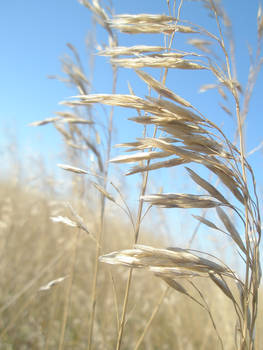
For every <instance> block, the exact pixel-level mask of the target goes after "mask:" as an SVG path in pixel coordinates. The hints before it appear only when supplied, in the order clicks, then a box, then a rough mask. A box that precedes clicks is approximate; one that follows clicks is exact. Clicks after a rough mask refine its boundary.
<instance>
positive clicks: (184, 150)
mask: <svg viewBox="0 0 263 350" xmlns="http://www.w3.org/2000/svg"><path fill="white" fill-rule="evenodd" d="M86 3H87V2H86ZM182 3H183V2H182V1H181V3H180V4H179V7H178V11H177V15H176V16H175V13H174V14H173V16H172V15H171V12H172V10H171V8H170V4H169V3H168V7H169V13H170V15H151V14H138V15H128V14H127V15H117V16H113V18H112V19H111V20H109V19H106V20H107V25H109V26H110V28H112V30H117V31H120V32H124V33H128V34H140V33H156V34H162V33H163V34H165V35H167V36H168V37H170V42H169V45H168V46H166V47H158V48H155V47H151V46H146V45H145V47H141V46H135V47H108V48H105V49H104V50H103V52H102V54H103V55H108V56H111V63H112V65H114V66H120V67H125V68H133V69H134V70H135V72H136V74H137V75H138V76H139V77H140V78H141V79H142V80H143V81H144V82H145V83H146V85H147V87H148V90H149V91H153V90H154V91H155V92H156V93H157V95H158V97H146V98H141V97H139V96H136V95H134V93H131V94H130V95H123V94H112V95H108V94H96V95H86V96H84V95H80V96H78V100H75V101H71V102H67V103H66V104H68V105H70V106H75V105H90V104H94V103H102V104H105V105H110V106H121V107H124V108H131V109H134V110H136V111H137V113H138V116H137V117H133V118H131V120H133V121H134V122H137V123H140V124H143V125H145V127H146V126H147V125H153V126H154V127H155V129H154V133H153V136H152V137H145V135H144V137H143V138H140V139H137V140H136V141H134V142H129V143H127V144H125V143H124V144H122V145H121V147H127V149H128V151H133V152H135V153H133V154H132V155H124V156H120V157H116V158H114V159H112V160H111V161H112V162H117V163H118V162H121V163H123V162H124V163H136V162H139V164H138V165H137V166H134V167H133V168H131V169H130V170H129V172H128V175H131V174H134V173H141V172H143V173H144V174H145V176H144V181H143V184H142V190H141V194H140V201H139V208H138V216H137V224H136V229H135V240H134V242H135V246H134V249H129V250H124V251H118V252H114V253H110V254H108V255H105V256H103V257H101V259H100V260H101V261H102V262H107V263H110V264H122V265H125V266H128V267H130V268H136V267H139V268H146V269H147V270H149V271H152V272H153V273H154V274H156V275H157V276H159V277H160V278H161V279H163V280H164V281H165V282H166V283H167V284H168V285H169V286H171V287H172V288H174V289H175V290H177V291H178V292H179V293H182V294H185V295H187V296H190V295H191V294H190V292H189V291H188V289H185V288H184V287H182V285H181V283H180V282H179V281H180V279H179V278H183V277H184V278H185V279H187V280H188V281H189V283H190V285H191V286H192V287H194V288H197V287H196V286H195V284H194V283H193V282H192V279H193V277H196V276H198V277H204V276H205V277H207V278H209V279H210V280H211V281H212V282H213V283H215V284H216V285H217V287H218V288H219V289H220V290H221V291H222V292H223V293H224V294H225V297H227V298H229V299H230V300H231V302H232V304H233V308H234V310H235V314H236V321H235V322H236V332H235V335H233V337H235V339H236V346H237V347H238V348H239V349H254V344H255V324H256V319H257V310H258V289H259V285H260V278H261V268H260V259H259V244H260V238H261V221H260V209H259V202H258V197H257V192H256V182H255V177H254V173H253V170H252V169H251V167H250V165H249V163H248V162H247V160H246V156H245V140H244V121H245V118H246V114H247V111H248V105H249V101H250V96H251V91H252V89H253V86H254V84H255V81H256V78H257V74H258V72H259V70H260V68H261V63H262V60H261V59H260V54H261V51H260V50H261V46H260V44H261V40H262V23H263V19H262V13H261V8H259V12H258V49H257V52H256V58H255V63H254V64H253V66H252V67H251V72H252V73H250V78H249V79H248V87H247V89H246V92H245V94H246V95H245V99H244V101H245V103H244V105H243V108H242V107H241V93H242V87H241V85H240V83H239V82H238V80H237V79H236V77H235V76H234V73H233V72H235V71H236V69H235V60H234V57H233V54H234V53H233V50H232V51H231V47H232V46H231V45H232V42H230V44H229V45H227V44H226V38H225V37H224V35H223V29H222V26H223V25H224V23H225V24H226V26H229V22H228V18H227V16H226V14H225V13H224V11H223V9H222V7H219V5H218V3H216V2H214V1H213V0H211V1H205V6H206V7H207V8H208V10H209V12H210V15H211V16H212V17H213V18H214V21H215V23H216V26H217V33H211V32H209V31H207V30H206V29H205V28H203V27H200V26H197V25H194V24H189V23H187V22H185V21H182V20H181V19H180V10H181V5H182ZM96 4H97V6H98V7H99V6H100V5H99V4H98V3H96ZM174 5H176V4H174ZM175 7H176V6H174V7H173V8H174V10H175ZM96 11H98V10H97V9H96ZM100 12H101V13H102V12H103V9H102V8H101V10H100ZM105 26H106V24H105ZM177 33H184V34H187V35H192V34H193V33H194V34H197V33H198V34H199V35H200V36H201V38H202V39H200V40H192V41H191V43H192V45H193V46H194V47H196V48H197V49H198V50H197V51H196V52H195V51H194V52H193V51H191V52H188V51H182V50H180V51H179V50H178V48H176V49H174V48H173V47H172V43H173V38H174V36H175V34H177ZM208 45H214V46H217V50H218V51H219V52H221V54H220V59H218V57H217V56H216V55H215V54H213V52H212V51H211V52H210V51H209V50H207V46H208ZM227 47H230V51H231V52H228V50H227ZM200 51H201V53H200ZM231 55H232V56H231ZM127 56H128V57H127ZM146 67H152V68H161V69H165V70H164V72H163V78H162V79H161V81H158V80H156V79H155V78H154V77H153V76H151V75H150V74H148V73H146V72H145V71H143V70H139V68H146ZM169 69H184V70H193V71H194V70H205V71H210V73H211V74H212V75H213V76H214V78H215V79H216V81H217V83H216V84H215V86H214V87H215V88H218V89H219V88H220V89H221V90H220V91H221V93H223V94H224V96H226V94H228V95H229V96H230V97H231V98H232V100H233V103H234V106H235V116H236V121H237V133H238V136H239V142H238V145H239V146H236V145H234V144H233V143H232V142H231V141H230V140H229V139H228V138H227V136H226V135H225V133H224V132H223V130H222V129H221V128H220V127H219V126H217V125H216V124H215V123H214V122H212V121H211V120H209V118H208V117H206V116H205V115H204V114H202V112H201V111H200V110H198V108H197V107H195V106H194V105H193V104H192V103H191V102H190V101H188V100H186V99H185V98H183V97H181V96H179V95H177V94H176V93H175V92H173V91H172V90H170V89H168V88H167V87H166V86H165V81H166V77H167V74H168V70H169ZM224 109H225V110H226V108H224ZM156 160H159V161H158V162H156ZM152 161H155V162H152ZM140 162H145V163H144V164H141V163H140ZM193 163H197V164H199V165H202V166H203V167H204V168H206V169H209V170H210V171H211V172H212V173H213V174H214V175H216V176H217V178H218V180H219V181H220V182H222V184H223V185H224V188H225V190H226V191H229V192H231V194H232V198H231V199H230V198H228V197H227V196H226V195H224V194H223V193H222V192H221V191H219V190H218V189H217V188H216V187H214V186H213V185H211V184H210V183H209V182H208V181H207V180H205V179H204V178H203V177H201V176H200V175H198V174H197V173H196V172H195V171H194V170H193V169H191V168H188V167H187V168H186V169H187V171H188V173H189V175H190V177H191V179H192V180H193V181H194V182H195V183H196V184H198V185H199V186H200V187H201V188H203V190H204V191H205V194H204V195H195V194H178V193H158V194H149V195H148V194H147V195H146V194H145V193H146V188H147V179H148V172H149V171H152V170H156V169H161V168H164V167H172V166H179V165H182V164H189V165H190V166H191V164H193ZM144 203H150V205H151V206H161V207H165V208H206V209H208V208H216V211H217V214H218V218H219V220H220V221H221V223H222V225H223V226H224V227H225V230H224V231H223V234H224V235H225V236H228V237H230V238H231V240H232V241H233V244H234V246H235V250H236V251H237V254H238V255H239V256H240V257H241V259H242V261H243V263H244V271H245V273H244V276H243V277H239V276H238V275H237V273H235V272H234V271H233V270H232V269H231V267H229V266H227V265H226V264H225V263H224V262H222V261H219V260H218V258H216V257H215V256H213V257H211V256H210V257H209V256H207V257H206V258H204V257H202V256H203V255H208V254H207V253H206V252H193V251H191V249H187V248H169V249H157V248H152V247H148V246H142V245H137V241H138V235H139V228H140V222H141V214H142V208H143V204H144ZM233 215H235V216H236V219H237V220H238V221H239V226H240V227H241V229H240V227H239V226H237V225H235V224H234V223H233V222H232V219H231V216H233ZM196 218H197V220H200V221H201V222H202V223H203V224H205V225H207V226H208V227H210V228H213V229H216V230H221V229H219V228H218V227H217V225H216V222H211V221H209V220H207V219H205V218H204V217H200V216H196ZM221 231H222V230H221ZM215 259H217V260H218V262H217V263H216V262H215ZM132 272H133V269H130V272H129V277H128V282H127V288H126V293H125V298H124V303H123V311H122V317H121V322H120V328H119V335H118V340H117V345H116V349H120V348H121V344H122V335H123V331H124V324H125V317H126V314H127V303H128V298H129V291H130V288H131V283H132ZM178 279H179V280H178ZM231 280H232V281H233V282H234V284H231ZM235 289H237V293H238V296H237V294H236V291H235ZM197 290H198V289H197ZM198 292H199V296H200V298H201V301H197V300H196V299H194V300H195V301H196V302H197V303H198V304H199V305H201V306H202V307H203V308H205V309H206V310H207V311H208V313H209V316H210V318H211V321H212V323H213V325H214V328H215V330H216V332H217V334H218V338H219V341H220V344H221V347H222V348H223V347H224V345H223V341H222V339H221V337H220V335H219V332H218V330H217V326H216V323H215V322H214V320H213V317H212V313H211V312H210V310H209V308H208V307H207V304H206V302H205V299H204V298H203V295H202V293H201V292H200V291H199V290H198Z"/></svg>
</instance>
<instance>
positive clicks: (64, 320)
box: [58, 230, 80, 350]
mask: <svg viewBox="0 0 263 350" xmlns="http://www.w3.org/2000/svg"><path fill="white" fill-rule="evenodd" d="M79 233H80V230H78V231H77V232H76V236H75V241H74V243H73V252H72V261H71V266H70V278H69V280H68V286H67V287H68V288H67V290H66V300H65V307H64V312H63V318H62V327H61V331H60V338H59V346H58V350H63V349H64V339H65V332H66V327H67V320H68V313H69V307H70V296H71V290H72V282H73V276H74V268H75V262H76V252H77V242H78V238H79Z"/></svg>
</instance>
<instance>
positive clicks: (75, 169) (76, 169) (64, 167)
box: [57, 164, 88, 174]
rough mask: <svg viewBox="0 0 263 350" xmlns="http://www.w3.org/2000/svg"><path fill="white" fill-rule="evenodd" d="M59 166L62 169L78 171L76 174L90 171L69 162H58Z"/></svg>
mask: <svg viewBox="0 0 263 350" xmlns="http://www.w3.org/2000/svg"><path fill="white" fill-rule="evenodd" d="M57 166H58V167H59V168H61V169H64V170H66V171H70V172H72V173H76V174H88V171H86V170H84V169H81V168H77V167H74V166H72V165H68V164H57Z"/></svg>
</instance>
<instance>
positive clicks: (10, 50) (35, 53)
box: [0, 0, 263, 244]
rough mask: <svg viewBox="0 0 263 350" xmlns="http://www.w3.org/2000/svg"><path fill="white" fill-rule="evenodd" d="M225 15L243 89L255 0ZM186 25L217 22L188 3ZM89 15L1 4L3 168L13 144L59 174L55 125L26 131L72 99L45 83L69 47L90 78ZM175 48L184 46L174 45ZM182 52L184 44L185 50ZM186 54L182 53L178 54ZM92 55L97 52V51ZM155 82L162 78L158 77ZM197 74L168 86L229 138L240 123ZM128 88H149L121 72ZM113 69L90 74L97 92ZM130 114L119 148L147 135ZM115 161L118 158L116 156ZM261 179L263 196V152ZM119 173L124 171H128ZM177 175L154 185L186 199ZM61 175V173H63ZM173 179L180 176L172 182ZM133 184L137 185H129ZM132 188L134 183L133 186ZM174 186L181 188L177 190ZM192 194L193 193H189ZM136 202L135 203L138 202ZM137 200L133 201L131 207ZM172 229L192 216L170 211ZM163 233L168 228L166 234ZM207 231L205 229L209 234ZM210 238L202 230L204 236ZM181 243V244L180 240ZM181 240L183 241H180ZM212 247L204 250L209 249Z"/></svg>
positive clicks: (71, 2) (119, 123) (149, 9)
mask: <svg viewBox="0 0 263 350" xmlns="http://www.w3.org/2000/svg"><path fill="white" fill-rule="evenodd" d="M225 5H226V10H227V12H228V14H229V17H230V18H231V20H232V23H233V28H234V37H235V42H236V53H237V68H238V77H239V80H240V82H241V83H242V84H245V83H246V79H247V74H248V67H249V58H248V44H250V45H251V47H252V49H255V44H256V40H255V38H256V16H257V10H258V1H256V0H253V1H245V0H243V1H239V0H231V1H225ZM113 6H114V8H115V13H118V14H120V13H127V12H129V13H133V14H135V13H143V12H144V13H165V12H166V10H167V8H166V1H165V0H154V1H152V0H144V1H141V0H134V1H123V0H113ZM181 18H185V19H189V20H191V21H192V22H197V23H199V24H202V25H204V26H206V27H207V28H208V29H209V30H211V31H214V30H215V26H214V23H213V21H212V20H211V19H210V18H208V17H207V13H206V11H204V9H202V8H200V6H197V4H196V3H195V2H191V1H187V0H185V2H184V6H183V9H182V13H181ZM92 30H94V27H93V25H92V21H91V16H90V13H89V11H88V10H87V9H86V8H84V7H83V6H82V5H80V4H79V3H78V1H77V0H66V1H65V0H45V1H35V0H27V1H21V0H13V1H4V2H2V3H1V5H0V33H1V52H2V54H1V55H0V70H1V85H0V89H1V91H0V94H1V106H0V152H1V153H0V156H1V157H3V158H2V159H4V160H5V161H6V160H7V157H5V156H4V154H5V153H6V145H7V144H8V143H10V140H11V143H12V140H13V139H15V140H16V141H17V143H18V149H17V150H15V152H16V151H18V152H19V154H18V158H19V157H20V160H22V162H23V156H24V155H26V157H29V156H30V157H32V155H33V156H34V157H35V158H37V157H39V156H40V155H41V156H42V157H43V159H44V160H45V162H46V164H47V167H48V168H50V169H54V168H55V167H56V166H55V165H56V164H57V163H59V162H60V163H61V162H64V159H63V155H62V154H61V151H62V140H61V138H60V136H59V135H58V133H57V132H56V131H55V130H54V128H53V127H52V126H49V125H48V126H44V127H40V128H32V127H29V126H28V124H29V123H31V122H33V121H36V120H42V119H45V118H48V117H52V116H54V112H55V111H59V110H61V109H63V107H62V106H60V105H58V103H59V102H60V101H62V100H65V99H66V98H67V97H69V96H72V95H75V94H76V91H75V90H73V89H70V88H69V87H67V86H65V85H64V84H62V83H61V82H59V81H57V80H50V79H47V76H48V75H61V64H60V61H59V59H60V58H61V57H63V55H64V54H65V53H67V54H69V53H70V51H69V49H68V48H67V47H66V44H67V43H68V42H70V43H71V44H73V45H74V46H75V47H76V48H77V50H78V51H79V54H80V56H81V58H82V61H83V63H84V65H85V68H86V71H87V75H88V76H89V74H90V73H91V72H89V64H88V62H89V61H88V60H89V59H88V56H87V49H86V44H85V39H86V37H87V35H88V34H89V33H92V34H93V35H94V31H93V32H91V31H92ZM96 36H97V40H98V42H99V43H104V44H105V43H107V35H106V33H105V31H104V30H103V29H101V28H99V27H96ZM176 40H177V41H176V45H177V43H178V46H179V45H181V44H182V41H181V39H176ZM145 42H146V43H147V44H153V45H156V44H157V45H162V44H163V39H162V38H161V37H160V36H157V37H155V36H153V35H147V36H145V35H140V36H128V35H123V36H121V37H120V45H134V44H135V43H137V44H142V43H145ZM182 45H183V44H182ZM180 48H181V47H180V46H179V49H180ZM94 52H96V50H95V48H94ZM153 75H155V76H156V77H158V74H157V73H156V72H153ZM201 77H202V76H201V75H200V74H199V73H198V72H179V71H178V72H175V73H169V75H168V79H167V85H168V87H170V88H171V89H172V90H173V91H174V92H175V93H177V94H179V95H181V96H182V97H184V98H186V99H188V100H190V101H191V102H192V103H193V104H196V105H197V106H198V107H199V109H200V110H201V111H202V112H203V113H204V114H206V115H207V117H208V118H211V119H212V120H213V121H214V122H216V123H217V124H219V125H220V126H222V128H223V129H224V130H225V131H226V133H227V134H228V135H229V137H230V138H232V135H233V132H234V130H235V122H234V121H233V120H232V119H231V118H230V117H229V116H227V115H226V114H225V113H224V112H222V110H221V109H219V108H218V102H219V101H220V98H219V96H217V95H215V94H214V92H213V91H208V92H206V93H204V94H200V93H198V92H197V91H198V89H199V87H200V85H203V84H207V83H213V82H214V80H213V77H212V76H211V75H209V74H206V75H205V78H204V80H201ZM128 81H129V82H130V83H131V85H132V87H133V89H134V91H135V93H137V94H138V95H139V96H144V95H145V94H147V88H146V86H145V85H144V83H142V82H140V80H139V78H138V77H136V75H135V74H134V73H132V72H131V71H126V70H124V69H121V70H120V72H119V78H118V86H117V88H118V92H122V93H129V90H128V85H127V82H128ZM111 86H112V84H111V69H110V66H109V65H107V58H104V57H96V59H95V69H94V72H93V87H94V90H95V91H96V92H102V93H109V92H110V91H111ZM262 91H263V74H262V72H261V74H260V76H259V79H258V84H257V87H256V89H255V91H254V94H253V97H252V100H251V109H250V113H249V115H248V120H247V128H246V132H247V150H248V151H250V150H251V149H253V148H254V147H256V146H257V145H259V144H260V142H262V140H263V133H262V131H263V122H262V118H263V116H262V111H263V98H262ZM134 115H135V113H134V111H133V112H132V113H131V112H130V111H127V110H120V109H118V110H117V111H116V113H115V117H114V118H115V119H114V129H115V132H114V143H120V142H126V141H130V140H134V138H135V137H138V136H140V135H141V132H142V128H140V127H138V126H137V125H135V123H132V122H131V121H128V120H127V118H128V117H130V116H134ZM114 152H115V154H117V153H118V151H117V150H114ZM249 160H250V162H251V164H252V166H253V167H254V170H255V173H256V177H257V179H258V184H259V190H260V193H261V194H262V189H263V181H262V160H263V153H262V150H261V151H259V152H257V153H255V154H254V155H252V156H251V157H250V159H249ZM124 168H125V167H122V168H121V169H124ZM178 174H181V173H180V172H179V170H177V169H176V170H174V171H173V172H170V173H166V172H161V173H160V176H159V178H156V177H155V178H154V177H152V182H153V184H154V185H156V188H158V185H159V182H158V180H161V182H162V181H163V180H165V181H163V182H165V183H167V184H172V186H174V184H175V185H177V184H178V183H180V185H183V187H181V191H180V190H179V191H176V190H175V191H176V192H184V191H185V192H189V185H188V183H185V178H184V177H183V183H181V182H182V181H181V180H179V177H178ZM60 175H62V173H60ZM174 175H176V176H174ZM130 181H133V180H130ZM133 185H134V183H133ZM175 187H176V186H175ZM190 192H191V191H190ZM136 198H138V197H136ZM135 201H137V200H134V201H133V204H134V202H135ZM168 212H169V213H168V215H169V216H170V220H169V222H171V227H173V226H172V225H177V226H178V225H179V226H178V227H182V230H183V231H184V232H185V230H187V229H188V228H189V232H191V227H192V226H191V224H190V223H189V222H188V220H187V219H185V218H187V217H185V216H184V217H183V218H184V219H182V218H180V217H181V215H180V210H179V211H178V212H177V213H178V215H176V216H175V214H174V211H168ZM164 229H166V227H165V228H164ZM206 231H207V230H206ZM202 235H204V236H202V237H205V235H206V232H205V228H204V230H203V232H202ZM180 239H181V238H180V237H178V240H179V241H180ZM182 239H183V238H182ZM206 244H207V243H206Z"/></svg>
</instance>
